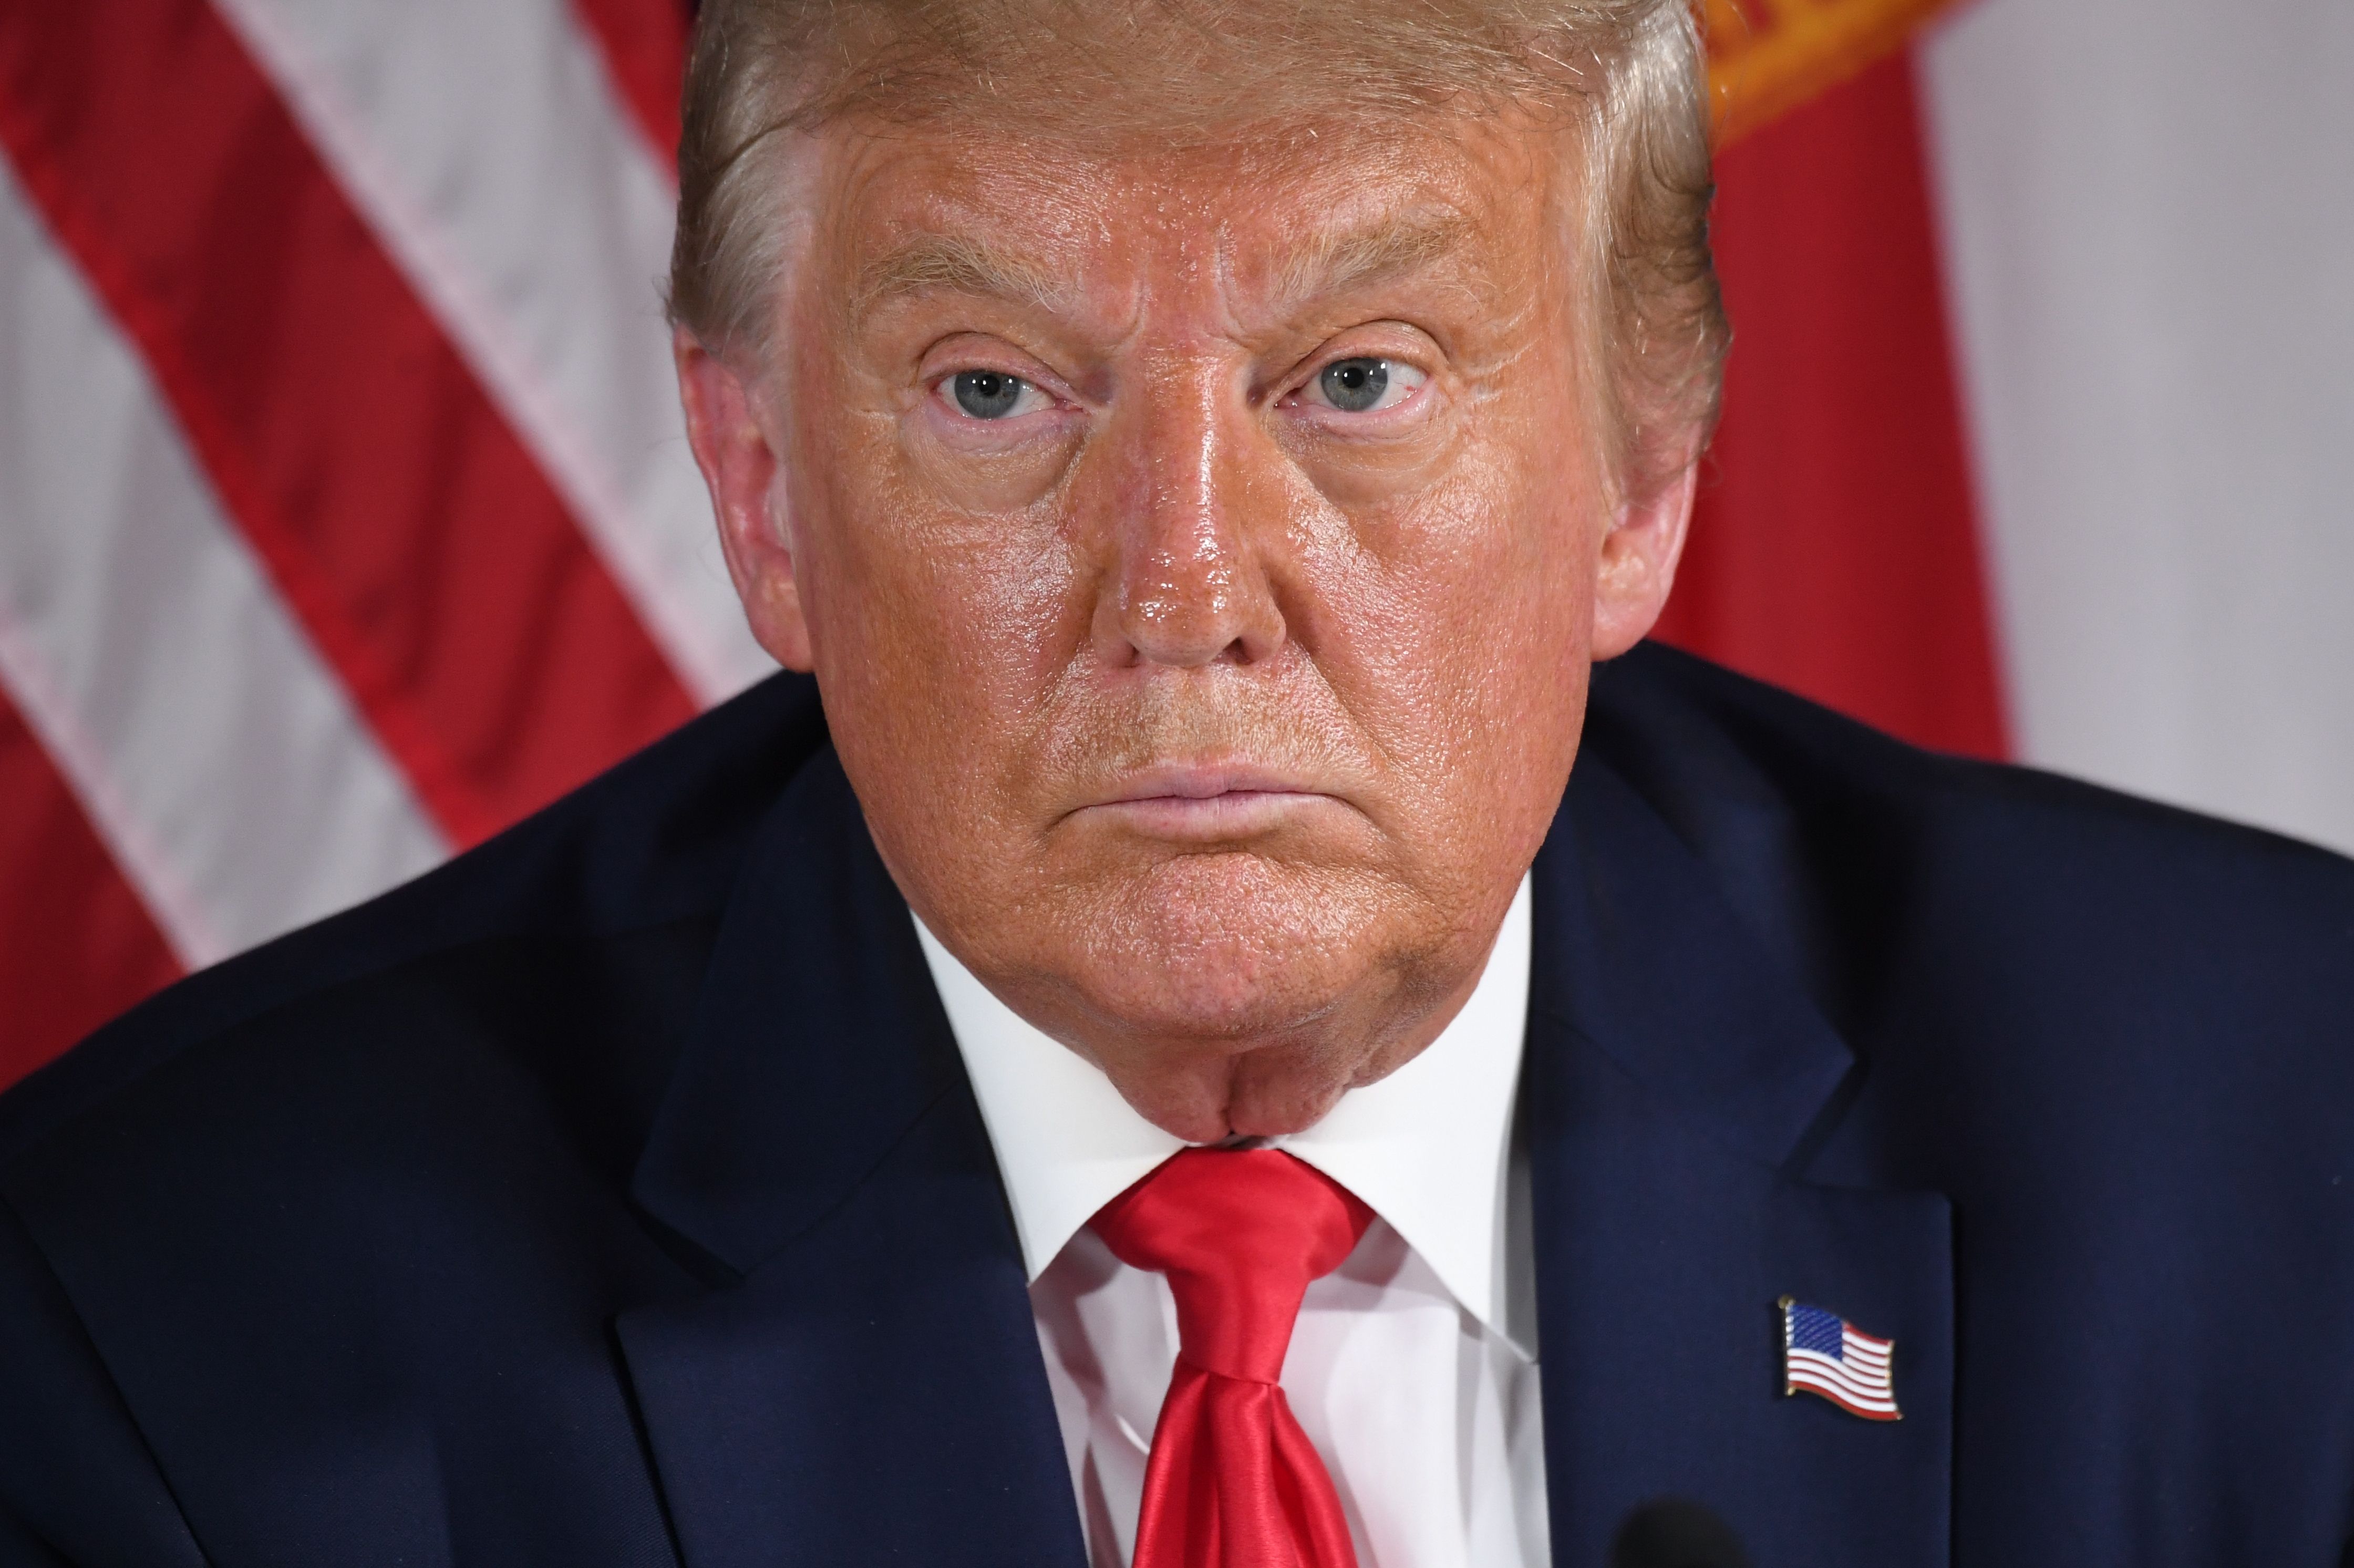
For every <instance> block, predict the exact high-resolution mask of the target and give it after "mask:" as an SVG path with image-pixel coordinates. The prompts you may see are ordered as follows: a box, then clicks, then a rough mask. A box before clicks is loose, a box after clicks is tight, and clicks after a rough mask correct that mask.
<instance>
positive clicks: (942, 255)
mask: <svg viewBox="0 0 2354 1568" xmlns="http://www.w3.org/2000/svg"><path fill="white" fill-rule="evenodd" d="M934 292H945V293H955V294H971V295H975V296H978V297H980V298H982V299H999V300H1006V301H1010V302H1013V303H1016V304H1026V305H1044V306H1052V305H1053V304H1055V302H1056V301H1058V300H1059V299H1060V298H1061V297H1062V293H1063V290H1062V288H1061V287H1060V286H1059V285H1058V284H1057V283H1056V282H1055V279H1054V278H1053V277H1051V276H1050V275H1049V274H1048V273H1047V272H1046V271H1045V270H1044V269H1042V268H1039V267H1036V266H1034V265H1032V264H1031V263H1029V262H1027V261H1024V260H1021V259H1020V258H1018V257H1013V256H1008V255H1005V254H1003V253H1002V252H1000V251H996V250H992V249H990V248H989V247H988V246H986V245H983V244H982V243H981V242H980V241H979V240H976V239H969V238H963V237H962V236H959V235H951V234H919V235H917V236H916V237H915V238H911V239H908V240H906V241H905V242H903V243H901V244H899V245H896V246H894V247H893V248H892V249H889V250H887V251H885V253H884V254H883V255H881V256H879V257H876V258H875V260H873V261H871V262H869V263H867V264H866V265H865V266H864V267H862V268H860V269H859V272H858V280H857V282H856V285H855V286H854V288H853V289H852V291H851V295H850V312H851V317H852V319H853V320H857V319H860V318H863V317H864V316H865V315H866V314H867V313H869V312H872V311H874V310H875V309H876V308H877V307H878V306H881V305H885V304H887V303H889V302H892V301H894V300H899V299H905V298H907V297H908V296H910V295H914V294H928V293H934Z"/></svg>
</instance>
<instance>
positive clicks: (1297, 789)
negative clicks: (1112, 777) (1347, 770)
mask: <svg viewBox="0 0 2354 1568" xmlns="http://www.w3.org/2000/svg"><path fill="white" fill-rule="evenodd" d="M1341 803H1342V802H1341V800H1340V799H1339V798H1338V797H1336V796H1333V795H1331V794H1328V793H1326V792H1325V791H1323V790H1321V789H1316V788H1314V787H1313V786H1311V785H1310V784H1309V783H1308V782H1307V781H1306V780H1304V779H1299V778H1297V777H1295V776H1292V775H1289V774H1287V773H1284V772H1281V771H1278V770H1276V769H1270V768H1256V767H1250V766H1246V765H1209V766H1204V765H1193V764H1161V765H1160V766H1157V767H1153V768H1144V769H1141V770H1140V771H1138V772H1135V773H1132V774H1129V776H1128V777H1126V778H1124V779H1121V780H1120V781H1119V783H1118V784H1117V785H1116V786H1115V787H1114V789H1112V791H1111V793H1110V794H1109V795H1108V797H1107V798H1106V799H1104V800H1099V801H1097V802H1095V803H1094V804H1092V805H1087V806H1083V807H1081V808H1080V809H1079V810H1076V811H1075V812H1073V813H1072V815H1073V816H1074V817H1075V818H1082V819H1084V818H1094V819H1096V820H1097V821H1104V822H1106V823H1111V824H1117V825H1119V826H1120V827H1124V828H1126V829H1128V830H1129V832H1137V833H1141V834H1143V835H1145V836H1147V837H1150V838H1159V839H1169V840H1172V841H1176V842H1195V843H1204V842H1230V841H1233V840H1236V839H1246V838H1252V837H1256V836H1257V835H1259V834H1262V833H1267V832H1273V831H1275V830H1276V829H1278V828H1281V827H1283V826H1285V825H1287V824H1288V823H1290V822H1293V821H1297V820H1298V819H1299V817H1300V816H1301V815H1302V814H1303V813H1307V812H1313V811H1317V810H1323V809H1325V808H1329V807H1333V806H1338V805H1341Z"/></svg>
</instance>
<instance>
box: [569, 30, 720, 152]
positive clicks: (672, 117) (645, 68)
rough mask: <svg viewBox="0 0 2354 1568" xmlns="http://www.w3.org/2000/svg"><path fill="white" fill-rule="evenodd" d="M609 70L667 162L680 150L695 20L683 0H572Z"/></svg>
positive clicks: (639, 123) (642, 128) (640, 126)
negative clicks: (682, 95) (682, 96)
mask: <svg viewBox="0 0 2354 1568" xmlns="http://www.w3.org/2000/svg"><path fill="white" fill-rule="evenodd" d="M572 4H573V8H574V9H575V10H577V11H578V12H579V14H580V18H581V20H582V21H584V22H586V23H587V24H588V33H589V36H590V37H594V38H595V39H596V40H597V44H598V47H599V48H600V49H602V50H603V51H604V55H605V64H606V69H609V70H610V71H611V72H612V73H613V81H614V85H616V86H617V87H619V88H620V90H621V98H622V100H623V101H625V102H627V103H628V104H629V106H630V112H631V114H632V115H634V116H635V117H636V118H637V122H638V128H639V129H640V130H642V131H643V132H645V133H646V139H647V140H648V141H650V142H652V143H653V144H654V150H655V151H656V152H658V153H660V154H662V155H663V160H664V162H665V163H667V162H668V161H669V160H670V159H671V158H673V156H675V155H676V154H677V152H678V99H679V89H680V87H681V86H682V84H683V83H684V80H685V79H686V33H687V26H688V25H689V23H690V21H691V19H692V18H691V17H690V16H689V15H688V10H687V7H686V6H685V5H683V4H682V3H681V0H572Z"/></svg>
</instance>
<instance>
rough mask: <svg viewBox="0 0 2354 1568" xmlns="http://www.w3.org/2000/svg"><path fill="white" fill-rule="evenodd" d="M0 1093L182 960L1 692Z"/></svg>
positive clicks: (162, 980)
mask: <svg viewBox="0 0 2354 1568" xmlns="http://www.w3.org/2000/svg"><path fill="white" fill-rule="evenodd" d="M0 888H5V889H6V891H7V896H6V897H5V898H0V1087H5V1086H8V1085H9V1084H13V1083H15V1082H16V1080H17V1079H18V1078H21V1077H23V1076H24V1075H26V1074H27V1073H29V1072H31V1071H32V1070H33V1069H34V1068H36V1067H37V1066H39V1065H41V1064H43V1063H44V1062H47V1061H48V1060H49V1059H50V1058H51V1057H53V1056H55V1055H57V1054H58V1053H59V1052H61V1051H63V1050H64V1049H65V1048H66V1047H67V1046H69V1045H70V1044H73V1043H74V1042H75V1041H77V1040H79V1039H80V1038H81V1037H82V1036H83V1035H85V1034H87V1033H90V1031H91V1030H93V1029H95V1028H97V1027H98V1026H99V1025H100V1024H101V1023H103V1022H106V1021H107V1020H108V1019H110V1018H111V1017H113V1016H114V1015H115V1014H116V1013H118V1012H122V1010H123V1009H124V1008H126V1007H129V1006H130V1005H131V1004H132V1003H133V1002H135V1001H139V1000H140V999H141V998H143V997H144V996H146V995H148V994H149V993H150V992H152V991H155V990H157V989H159V988H160V987H162V986H164V985H165V984H167V983H168V982H170V981H172V980H176V979H178V978H179V974H180V964H179V961H178V959H175V958H174V957H173V955H172V949H171V948H168V947H167V946H165V945H164V936H163V933H162V932H161V931H159V930H157V929H156V928H155V922H154V919H153V918H151V917H150V916H149V915H148V913H147V909H146V906H144V905H143V904H142V903H141V902H140V901H139V895H137V894H136V893H134V892H133V891H132V888H131V885H130V884H129V883H128V882H126V881H124V880H123V876H122V872H121V871H120V870H119V869H118V868H117V867H116V865H115V863H114V860H113V857H112V856H111V855H110V854H109V853H107V850H106V846H105V844H103V843H102V842H100V839H99V836H98V833H97V832H96V830H95V829H93V828H92V827H91V826H90V819H89V818H88V817H87V816H85V815H84V814H83V812H82V809H81V804H80V801H78V800H75V799H74V794H73V790H72V789H70V788H69V787H68V785H67V783H66V781H65V779H64V778H63V777H62V776H61V775H59V773H58V770H57V768H56V766H55V765H54V764H53V763H51V762H50V760H49V757H48V753H47V752H46V751H44V750H42V749H41V743H40V742H39V741H38V740H37V739H35V738H34V737H33V733H32V731H31V730H29V729H27V727H26V726H25V721H24V719H23V717H22V716H21V715H19V714H18V713H17V712H16V706H15V705H13V704H12V703H10V701H9V700H8V697H7V694H5V692H0Z"/></svg>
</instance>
